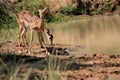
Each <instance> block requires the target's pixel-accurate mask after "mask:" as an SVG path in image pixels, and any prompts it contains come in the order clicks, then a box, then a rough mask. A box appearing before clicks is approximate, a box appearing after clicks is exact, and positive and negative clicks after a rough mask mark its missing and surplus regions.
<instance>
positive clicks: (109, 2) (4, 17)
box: [0, 0, 120, 29]
mask: <svg viewBox="0 0 120 80" xmlns="http://www.w3.org/2000/svg"><path fill="white" fill-rule="evenodd" d="M48 1H49V0H48ZM52 1H54V0H52ZM52 1H51V2H52ZM66 3H67V2H66ZM74 4H76V5H75V6H74ZM51 5H52V3H51ZM51 5H50V4H48V3H47V2H45V1H44V0H33V1H31V0H0V15H1V16H0V29H1V28H14V27H16V26H17V22H16V18H15V13H17V12H20V11H22V10H28V11H31V12H32V13H34V14H36V15H37V16H38V13H37V10H38V9H41V8H44V7H46V6H48V7H49V9H48V10H47V12H46V14H45V22H47V23H50V22H64V21H66V20H67V18H66V16H71V15H73V16H75V15H83V14H86V15H91V16H92V15H103V14H105V13H107V12H108V13H114V12H117V11H118V12H117V13H118V14H120V13H119V7H120V0H72V3H71V4H69V5H67V6H64V5H61V6H60V7H59V8H58V9H56V10H54V11H53V10H52V8H51V7H50V6H51ZM56 5H57V3H56Z"/></svg>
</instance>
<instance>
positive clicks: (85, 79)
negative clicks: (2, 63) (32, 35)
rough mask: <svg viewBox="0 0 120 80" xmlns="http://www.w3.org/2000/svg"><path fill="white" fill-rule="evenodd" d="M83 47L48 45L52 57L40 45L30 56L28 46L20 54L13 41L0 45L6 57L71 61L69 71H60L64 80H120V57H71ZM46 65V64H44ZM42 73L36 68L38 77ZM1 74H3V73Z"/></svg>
mask: <svg viewBox="0 0 120 80" xmlns="http://www.w3.org/2000/svg"><path fill="white" fill-rule="evenodd" d="M82 47H83V46H70V45H61V44H57V45H54V46H48V45H47V50H48V52H50V53H51V55H50V56H48V55H47V54H46V52H45V50H44V49H40V48H39V44H34V45H33V48H32V54H31V55H28V53H27V49H28V47H27V46H24V45H23V46H21V50H22V53H21V54H19V53H18V45H16V43H13V42H11V41H7V42H2V43H0V53H1V55H4V56H7V55H11V54H12V55H17V56H19V58H20V56H21V57H23V56H27V57H29V59H30V58H31V57H34V59H37V60H38V59H41V58H45V57H51V58H53V57H55V56H56V54H57V55H58V58H60V59H61V61H63V62H68V61H69V62H68V64H67V69H66V70H64V71H60V74H61V76H63V80H66V79H67V80H120V55H111V54H94V53H93V54H86V55H81V56H79V57H76V56H73V55H69V53H70V52H73V53H74V52H75V51H78V50H79V49H80V48H82ZM55 58H56V57H55ZM31 59H33V58H31ZM37 60H36V61H37ZM34 62H35V60H34V61H33V62H29V61H28V62H26V63H27V64H28V63H30V64H32V63H34ZM41 65H43V64H41ZM44 65H46V64H45V63H44ZM42 71H44V67H43V68H34V71H33V73H34V74H36V75H41V74H42ZM0 73H1V74H2V73H3V72H0ZM64 77H65V79H64ZM30 80H34V79H30Z"/></svg>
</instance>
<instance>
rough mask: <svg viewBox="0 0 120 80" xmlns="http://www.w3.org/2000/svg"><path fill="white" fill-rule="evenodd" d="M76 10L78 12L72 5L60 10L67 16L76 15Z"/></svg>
mask: <svg viewBox="0 0 120 80" xmlns="http://www.w3.org/2000/svg"><path fill="white" fill-rule="evenodd" d="M76 10H77V8H76V7H74V6H72V5H69V6H67V7H60V8H59V12H60V13H62V14H66V15H70V14H74V13H76Z"/></svg>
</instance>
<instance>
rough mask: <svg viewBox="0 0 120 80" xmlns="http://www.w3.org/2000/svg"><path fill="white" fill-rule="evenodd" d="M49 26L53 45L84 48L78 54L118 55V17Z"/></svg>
mask: <svg viewBox="0 0 120 80" xmlns="http://www.w3.org/2000/svg"><path fill="white" fill-rule="evenodd" d="M49 26H50V27H53V29H54V38H55V39H54V43H55V44H69V45H83V46H86V48H84V49H81V51H80V53H111V54H119V53H120V16H111V17H108V16H104V17H98V18H90V19H85V20H77V21H71V22H67V23H64V24H57V25H52V24H51V25H49Z"/></svg>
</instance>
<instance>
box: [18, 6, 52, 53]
mask: <svg viewBox="0 0 120 80" xmlns="http://www.w3.org/2000/svg"><path fill="white" fill-rule="evenodd" d="M46 10H47V8H44V9H42V10H40V9H39V10H38V12H39V16H40V17H37V16H36V15H34V14H32V13H31V12H29V11H21V12H20V13H18V14H16V18H17V22H18V25H19V35H18V46H19V53H21V50H20V44H21V40H22V42H23V43H24V44H26V32H27V30H28V28H30V30H31V33H30V43H29V49H28V53H29V54H31V47H32V42H33V36H34V33H33V32H37V33H38V38H39V43H40V46H41V47H43V44H42V41H43V43H44V40H43V36H42V32H44V33H45V34H46V36H47V38H48V41H49V43H50V44H53V35H52V33H51V32H50V31H49V29H47V28H46V26H45V24H44V12H45V11H46ZM44 48H45V50H46V47H45V45H44ZM46 51H47V50H46Z"/></svg>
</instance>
